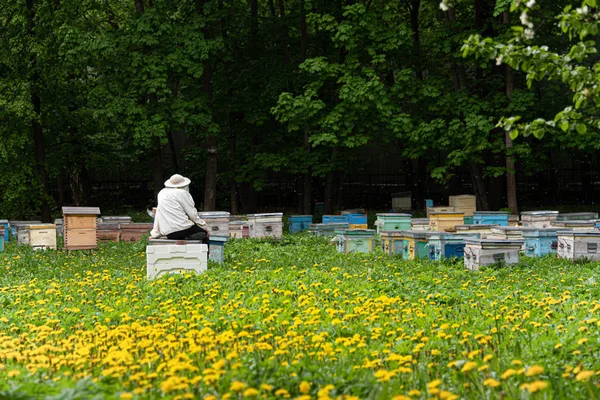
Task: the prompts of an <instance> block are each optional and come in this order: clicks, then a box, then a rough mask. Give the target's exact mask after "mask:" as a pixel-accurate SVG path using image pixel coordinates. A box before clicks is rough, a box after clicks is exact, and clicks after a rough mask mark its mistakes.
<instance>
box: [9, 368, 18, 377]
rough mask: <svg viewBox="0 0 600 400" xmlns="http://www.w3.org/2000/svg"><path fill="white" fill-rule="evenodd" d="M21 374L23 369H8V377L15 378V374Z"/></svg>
mask: <svg viewBox="0 0 600 400" xmlns="http://www.w3.org/2000/svg"><path fill="white" fill-rule="evenodd" d="M19 375H21V371H19V370H16V369H13V370H12V371H8V377H9V378H14V377H15V376H19Z"/></svg>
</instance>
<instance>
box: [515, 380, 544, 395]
mask: <svg viewBox="0 0 600 400" xmlns="http://www.w3.org/2000/svg"><path fill="white" fill-rule="evenodd" d="M519 387H520V388H521V390H527V391H528V392H529V393H536V392H539V391H541V390H544V389H546V388H547V387H548V382H546V381H533V382H531V383H524V384H522V385H521V386H519Z"/></svg>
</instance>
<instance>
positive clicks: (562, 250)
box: [557, 230, 600, 261]
mask: <svg viewBox="0 0 600 400" xmlns="http://www.w3.org/2000/svg"><path fill="white" fill-rule="evenodd" d="M557 234H558V251H557V253H558V258H564V259H567V260H571V261H576V260H581V259H585V260H589V261H600V248H599V247H600V231H598V230H593V231H585V232H584V231H569V230H559V231H558V232H557Z"/></svg>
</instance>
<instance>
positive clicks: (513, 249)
mask: <svg viewBox="0 0 600 400" xmlns="http://www.w3.org/2000/svg"><path fill="white" fill-rule="evenodd" d="M522 246H523V241H522V240H496V239H465V249H464V251H465V256H464V261H465V267H467V268H468V269H470V270H472V271H477V270H478V269H479V267H483V266H486V265H492V264H497V263H499V264H503V265H513V264H517V263H518V262H519V253H520V251H521V247H522Z"/></svg>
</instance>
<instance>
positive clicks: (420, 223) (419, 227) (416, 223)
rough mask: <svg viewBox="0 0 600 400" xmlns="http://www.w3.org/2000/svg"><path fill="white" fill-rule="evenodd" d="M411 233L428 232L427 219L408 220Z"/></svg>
mask: <svg viewBox="0 0 600 400" xmlns="http://www.w3.org/2000/svg"><path fill="white" fill-rule="evenodd" d="M410 227H411V229H410V230H411V231H428V230H429V218H413V219H411V220H410Z"/></svg>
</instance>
